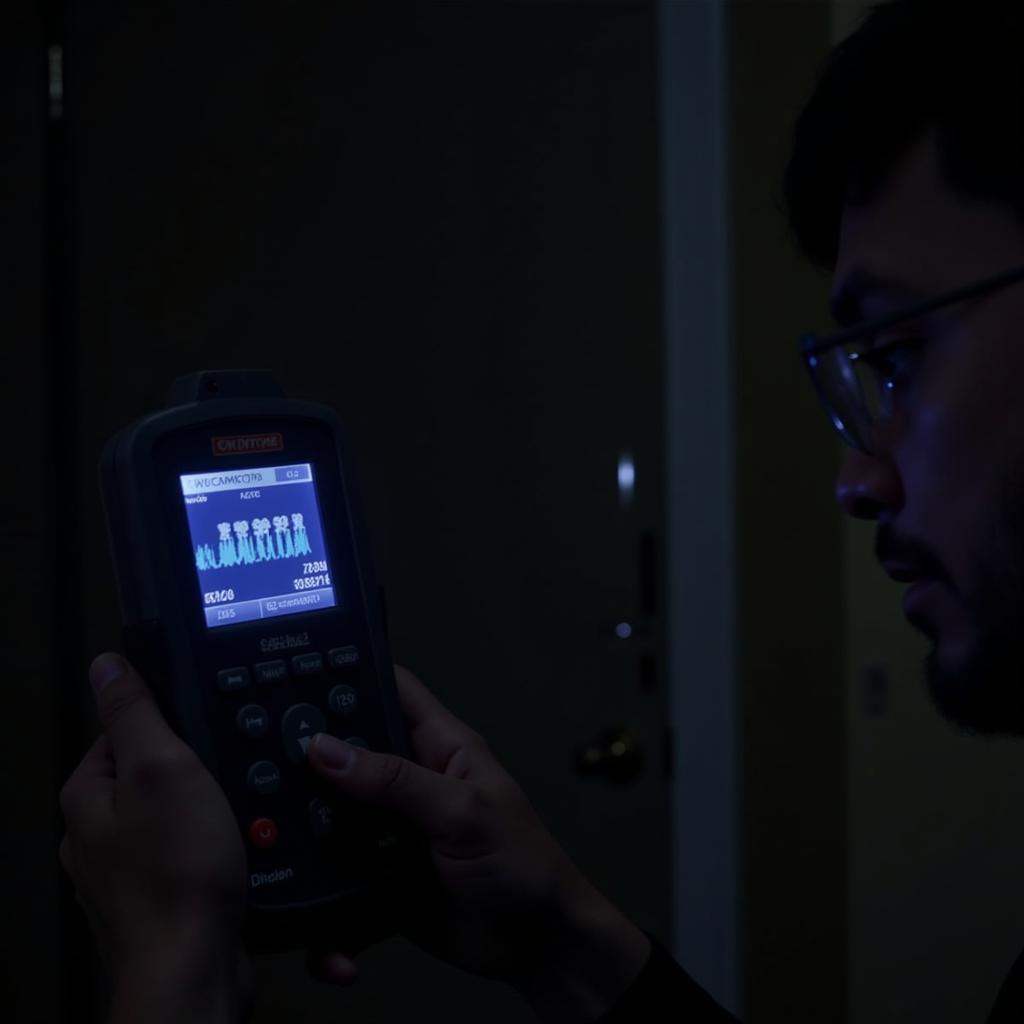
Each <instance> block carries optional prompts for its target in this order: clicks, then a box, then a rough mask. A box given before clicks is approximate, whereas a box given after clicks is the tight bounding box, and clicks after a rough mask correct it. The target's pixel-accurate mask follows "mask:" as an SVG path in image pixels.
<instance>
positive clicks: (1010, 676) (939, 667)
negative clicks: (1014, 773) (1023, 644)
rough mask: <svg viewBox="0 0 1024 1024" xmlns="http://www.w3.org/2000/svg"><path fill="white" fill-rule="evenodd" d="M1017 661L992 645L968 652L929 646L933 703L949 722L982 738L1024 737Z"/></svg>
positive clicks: (927, 676)
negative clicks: (1015, 667) (930, 647)
mask: <svg viewBox="0 0 1024 1024" xmlns="http://www.w3.org/2000/svg"><path fill="white" fill-rule="evenodd" d="M1015 664H1016V659H1015V658H1012V657H1008V656H1006V655H1003V654H999V653H998V652H997V650H996V645H992V644H988V645H982V644H977V645H975V647H974V648H973V649H971V650H970V651H968V652H966V653H965V652H961V651H955V650H950V649H945V650H943V649H942V645H941V644H939V643H935V642H933V645H932V649H931V650H930V651H929V652H928V654H927V656H926V657H925V659H924V675H925V680H926V682H927V686H928V692H929V694H930V696H931V699H932V703H933V704H934V705H935V707H936V709H937V710H938V712H939V714H940V715H942V717H943V718H945V719H946V720H947V721H948V722H950V723H951V724H953V725H955V726H957V727H958V728H959V729H962V730H964V731H965V732H970V733H976V734H978V735H981V736H998V735H1004V736H1024V706H1022V700H1021V698H1022V683H1024V676H1022V675H1021V674H1020V673H1019V672H1018V671H1016V670H1015V669H1014V665H1015Z"/></svg>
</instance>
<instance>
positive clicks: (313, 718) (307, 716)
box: [281, 704, 327, 764]
mask: <svg viewBox="0 0 1024 1024" xmlns="http://www.w3.org/2000/svg"><path fill="white" fill-rule="evenodd" d="M318 732H327V719H326V718H325V717H324V715H323V712H321V711H320V709H319V708H317V707H314V706H313V705H312V704H293V705H292V706H291V707H290V708H289V709H288V710H287V711H286V712H285V713H284V716H283V717H282V719H281V736H282V738H283V739H284V749H285V751H286V752H287V754H288V757H289V759H290V760H291V761H292V763H293V764H305V762H306V754H307V752H308V751H309V744H310V742H311V741H312V739H313V736H314V734H315V733H318Z"/></svg>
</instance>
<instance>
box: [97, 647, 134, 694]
mask: <svg viewBox="0 0 1024 1024" xmlns="http://www.w3.org/2000/svg"><path fill="white" fill-rule="evenodd" d="M125 667H126V666H125V663H124V659H123V658H122V657H120V656H119V655H117V654H111V653H108V654H101V655H100V656H99V657H98V658H97V659H96V660H95V661H94V662H93V663H92V665H91V666H90V667H89V682H90V683H92V688H93V690H94V691H95V692H96V693H99V692H100V690H102V689H103V688H104V687H105V686H106V685H107V684H108V683H112V682H113V681H114V680H115V679H118V678H120V677H121V676H123V675H124V670H125Z"/></svg>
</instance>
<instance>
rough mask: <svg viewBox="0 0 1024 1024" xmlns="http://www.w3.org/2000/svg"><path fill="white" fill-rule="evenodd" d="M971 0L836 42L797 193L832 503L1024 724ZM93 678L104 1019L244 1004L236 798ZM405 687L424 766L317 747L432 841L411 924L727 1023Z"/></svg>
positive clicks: (937, 5) (533, 1000)
mask: <svg viewBox="0 0 1024 1024" xmlns="http://www.w3.org/2000/svg"><path fill="white" fill-rule="evenodd" d="M966 10H968V9H966V8H964V7H963V6H962V5H960V4H958V5H957V6H956V7H954V6H953V5H952V4H947V3H945V2H941V0H895V2H893V3H890V4H886V5H882V6H880V7H878V8H876V9H875V10H874V11H873V12H872V14H871V16H870V17H869V18H868V19H867V20H866V22H865V23H864V24H863V25H862V27H861V28H860V29H859V30H858V31H857V32H856V33H855V34H854V35H853V36H852V37H850V39H848V40H847V41H846V42H844V43H843V44H841V45H840V46H839V47H837V49H836V50H835V51H834V52H833V54H832V56H831V59H830V61H829V63H828V65H827V67H826V69H825V71H824V74H823V76H822V77H821V80H820V81H819V82H818V84H817V87H816V89H815V92H814V94H813V96H812V98H811V100H810V101H809V103H808V105H807V107H806V108H805V110H804V112H803V113H802V115H801V117H800V119H799V121H798V124H797V128H796V132H795V135H794V147H793V154H792V158H791V161H790V165H789V167H788V168H787V171H786V178H785V194H786V199H787V213H788V216H789V218H790V223H791V225H792V227H793V230H794V234H795V237H796V240H797V242H798V244H799V245H800V246H801V248H802V249H803V251H804V252H805V254H806V255H807V256H808V257H809V258H810V259H811V260H813V261H814V262H815V263H817V264H818V265H820V266H823V267H826V268H828V269H830V270H832V271H833V274H834V298H835V302H834V310H835V315H836V318H837V320H838V321H839V324H840V326H842V327H846V328H848V330H846V331H844V332H842V333H840V334H837V335H835V336H833V337H829V338H816V337H809V338H807V339H806V340H805V343H804V353H803V354H804V358H805V360H806V362H807V365H808V369H809V371H810V373H811V376H812V380H813V383H814V385H815V386H816V387H817V388H818V391H819V394H820V396H821V398H822V401H823V404H824V405H825V408H826V411H827V412H828V415H829V418H830V420H831V422H832V423H833V424H834V426H835V427H836V429H837V430H838V431H839V433H840V434H841V436H842V437H843V438H844V440H846V442H847V443H848V444H849V445H850V452H849V453H848V455H847V458H846V461H845V463H844V465H843V468H842V471H841V473H840V476H839V479H838V482H837V488H836V493H837V497H838V500H839V502H840V504H841V506H842V508H843V509H844V510H845V511H846V512H847V513H849V514H850V515H854V516H857V517H861V518H870V519H874V520H876V521H877V524H878V531H877V554H878V557H879V559H880V560H881V561H882V562H883V564H884V565H885V566H886V568H887V569H888V571H889V572H890V574H891V575H892V576H893V577H894V578H895V579H899V580H913V581H915V582H914V586H913V587H912V588H911V590H910V591H909V592H908V594H907V603H906V611H907V616H908V619H909V620H910V621H911V622H912V623H913V624H914V625H915V626H917V627H918V628H919V629H921V630H923V631H924V632H925V633H926V634H927V635H928V636H929V637H930V638H931V640H932V642H933V647H932V650H931V652H930V654H929V656H928V659H927V665H926V674H927V680H928V685H929V688H930V691H931V693H932V696H933V698H934V700H935V703H936V705H937V707H938V708H939V710H940V711H941V712H942V713H943V714H944V715H946V716H948V717H949V718H950V719H952V720H953V721H954V722H956V723H958V724H959V725H961V726H963V727H965V728H968V729H972V730H975V731H978V732H981V733H997V732H1008V733H1018V732H1020V731H1021V730H1022V729H1024V711H1022V706H1024V701H1022V697H1021V685H1022V680H1024V676H1022V674H1021V671H1020V669H1021V666H1020V665H1019V663H1018V662H1019V656H1018V655H1017V653H1016V651H1015V645H1014V643H1013V637H1014V630H1015V629H1016V628H1017V624H1018V623H1019V622H1020V621H1022V614H1024V529H1022V528H1021V525H1020V524H1024V473H1019V472H1018V467H1020V466H1024V385H1022V384H1021V381H1024V227H1022V224H1024V219H1022V216H1021V212H1022V210H1024V159H1022V156H1024V145H1022V140H1024V102H1022V97H1024V93H1022V89H1021V80H1022V72H1021V64H1020V62H1019V61H1018V60H1017V49H1018V47H1019V43H1020V42H1021V41H1022V40H1024V35H1022V33H1021V25H1020V16H1019V15H1018V14H1016V12H1015V9H1014V8H1012V7H1011V5H1005V6H1004V5H1002V4H995V3H991V2H981V3H978V2H975V3H973V4H972V5H971V6H970V8H969V13H967V14H965V13H964V12H965V11H966ZM968 17H969V18H970V21H969V22H968V21H967V20H966V18H968ZM964 289H967V290H966V292H965V291H964ZM92 681H93V684H94V687H95V688H96V696H97V704H98V708H99V714H100V719H101V722H102V724H103V726H104V735H103V736H102V737H101V738H100V740H98V741H97V743H96V745H95V746H94V747H93V749H92V750H91V751H90V752H89V753H88V754H87V755H86V757H85V758H84V759H83V761H82V764H81V765H80V766H79V768H78V769H77V770H76V772H75V773H74V775H73V776H72V777H71V779H70V780H69V781H68V783H67V785H66V786H65V787H64V790H63V791H62V795H61V802H62V808H63V810H64V814H65V817H66V820H67V823H68V834H67V836H66V837H65V839H64V841H63V843H62V844H61V860H62V862H63V863H64V865H65V867H66V869H67V870H68V871H69V873H70V874H71V876H72V878H73V879H74V881H75V884H76V888H77V890H78V893H79V899H80V901H81V903H82V905H83V907H84V908H85V910H86V912H87V913H88V914H89V916H90V919H91V920H92V923H93V927H94V931H95V933H96V936H97V940H98V941H99V943H100V946H101V949H102V951H103V954H104V957H105V960H106V962H107V965H108V968H109V970H110V973H111V977H112V979H113V1009H112V1013H113V1020H114V1021H115V1022H117V1021H129V1020H137V1019H145V1020H146V1021H147V1022H154V1024H158V1022H160V1021H179V1020H180V1021H184V1020H188V1021H193V1022H202V1021H206V1020H209V1021H214V1020H216V1021H228V1020H237V1019H240V1018H242V1017H244V1015H245V1012H246V1003H247V998H248V980H247V979H248V971H249V965H248V961H247V958H246V956H245V953H244V951H243V949H242V947H241V944H240V941H239V937H238V931H239V923H240V920H241V913H242V907H243V905H244V892H245V883H244V870H245V865H244V850H243V849H242V845H241V841H240V839H239V836H238V832H237V828H236V827H235V824H234V821H233V819H232V817H231V814H230V810H229V809H228V807H227V804H226V802H225V800H224V797H223V794H222V793H220V790H219V789H218V787H217V786H216V784H215V783H214V781H213V779H212V778H211V777H210V776H209V775H208V774H207V773H206V771H205V769H204V768H203V766H202V765H201V763H200V762H199V761H198V759H197V758H196V757H195V756H194V755H193V754H192V752H191V751H190V750H188V748H186V747H184V745H183V744H181V743H180V741H178V740H177V738H176V737H175V736H174V735H173V733H172V732H171V731H170V730H169V728H168V727H167V725H166V723H165V722H164V721H163V719H162V718H161V717H160V714H159V712H158V710H157V708H156V706H155V704H154V703H153V701H152V699H151V697H150V695H149V693H148V691H147V690H146V688H145V685H144V683H143V682H142V681H141V680H140V679H139V678H138V677H137V676H136V675H135V673H134V672H133V670H132V669H131V668H130V666H127V665H126V664H125V663H124V662H122V661H120V660H119V659H116V658H113V657H111V656H104V657H102V658H100V659H97V662H95V663H94V666H93V672H92ZM398 682H399V690H400V695H401V700H402V706H403V711H404V714H405V716H406V719H407V721H408V723H409V727H410V732H411V734H412V737H413V745H414V751H415V754H416V760H417V762H418V763H417V764H413V763H411V762H406V761H401V759H398V758H395V757H391V756H388V755H382V754H376V753H372V752H370V751H365V750H351V749H345V748H344V746H343V745H341V746H339V745H338V744H336V743H331V742H330V740H329V738H326V737H320V738H318V740H317V742H316V743H315V744H314V747H313V752H312V754H311V756H310V762H311V764H312V766H313V768H314V769H315V770H316V771H318V772H320V773H321V774H322V775H323V777H324V778H325V779H328V780H329V781H331V782H333V784H335V785H336V786H337V787H338V788H339V789H340V790H342V791H343V792H345V793H347V794H349V795H350V796H352V797H354V798H355V799H357V800H360V801H362V802H365V803H367V804H371V805H375V806H381V807H387V808H390V809H392V810H395V811H398V812H399V813H402V814H404V815H406V816H407V817H408V819H409V820H410V821H411V822H412V823H413V824H414V825H415V826H416V827H417V828H418V829H420V830H421V832H422V833H423V834H424V836H425V837H426V838H427V840H428V841H429V846H430V851H431V858H432V861H433V865H434V869H435V872H436V877H437V892H436V894H435V895H434V897H433V898H432V901H431V902H430V903H429V905H426V904H425V905H424V906H423V907H418V908H413V913H412V916H411V919H410V923H409V927H408V930H407V934H408V935H409V937H410V938H412V939H413V940H414V941H416V942H418V943H419V944H420V945H422V946H423V947H424V948H425V949H427V950H428V951H429V952H431V953H433V954H435V955H437V956H439V957H441V958H443V959H445V960H447V961H448V962H450V963H453V964H455V965H456V966H459V967H462V968H463V969H466V970H468V971H472V972H474V973H477V974H480V975H483V976H485V977H491V978H500V979H502V980H504V981H506V982H508V983H509V984H510V985H513V986H514V987H516V988H517V989H518V990H519V991H521V992H522V993H523V995H524V996H525V997H526V998H527V1000H528V1001H529V1002H530V1004H531V1005H532V1006H533V1007H534V1009H535V1010H536V1012H537V1014H538V1016H539V1017H540V1018H541V1019H542V1020H546V1021H566V1022H577V1021H578V1022H590V1021H599V1020H600V1021H603V1022H605V1024H612V1022H617V1021H637V1020H651V1019H654V1020H658V1019H664V1020H669V1019H671V1020H674V1021H708V1022H712V1021H716V1022H717V1021H728V1020H731V1019H732V1018H731V1016H730V1015H729V1014H728V1013H726V1012H725V1011H724V1010H722V1009H721V1008H720V1007H718V1006H716V1005H715V1004H714V1002H713V1001H712V1000H711V999H710V997H708V996H707V995H706V994H705V993H704V992H703V991H702V990H701V989H700V988H699V987H698V986H697V985H696V984H695V983H694V982H693V981H692V980H691V979H690V978H689V977H688V976H687V975H686V973H685V971H684V970H683V969H682V968H681V967H680V966H678V965H676V964H675V963H674V962H673V961H672V960H671V958H670V957H669V955H668V954H667V952H666V951H665V950H664V948H663V947H662V946H661V945H660V944H659V943H658V942H657V940H656V939H654V938H653V937H652V936H649V935H647V934H645V933H644V932H643V931H642V930H641V929H640V928H639V927H637V925H636V924H634V923H633V922H631V921H629V920H628V918H626V917H625V916H624V915H623V914H622V913H621V912H620V911H618V910H617V908H615V907H614V906H613V905H611V904H610V902H609V901H608V900H607V899H606V898H604V897H603V896H602V895H601V894H600V893H599V892H597V891H596V890H595V889H594V888H593V886H591V885H590V884H589V883H588V882H587V880H586V879H585V878H583V877H582V875H581V874H580V872H579V870H578V869H577V868H576V867H575V866H574V865H573V864H572V863H571V861H569V859H568V858H567V857H566V855H565V854H564V852H563V851H562V850H561V849H560V848H559V846H558V844H557V843H556V842H555V840H554V839H553V838H552V837H551V836H550V835H549V834H548V832H547V831H546V830H545V829H544V827H543V826H542V825H541V823H540V822H539V821H538V819H537V817H536V815H535V814H534V812H533V810H532V808H531V807H530V805H529V803H528V802H527V800H526V798H525V797H524V795H523V793H522V791H521V790H520V789H519V787H518V786H517V785H516V784H515V782H514V781H513V780H512V779H511V778H510V777H509V776H508V775H507V774H506V773H505V772H504V771H503V769H502V768H501V766H500V765H499V764H498V763H497V761H496V760H495V759H494V757H493V755H492V754H491V753H490V751H489V750H488V748H487V746H486V743H485V742H484V740H483V739H482V738H481V737H480V736H479V735H477V734H476V733H474V732H473V731H472V730H470V729H469V728H467V727H466V726H465V725H464V724H463V723H462V722H460V721H459V720H458V719H457V718H455V717H454V716H453V715H451V713H450V712H448V711H447V710H446V709H445V708H443V707H442V706H441V705H440V704H439V703H438V702H437V701H436V699H435V698H433V697H432V696H431V694H430V693H429V692H428V691H427V689H426V688H425V687H423V685H422V684H421V683H419V681H418V680H416V679H415V678H414V677H412V676H411V675H410V674H409V673H407V672H404V671H403V670H399V673H398ZM346 756H347V760H346ZM186 825H187V827H185V826H186ZM357 952H358V950H330V951H328V950H316V951H311V960H310V966H311V969H312V970H313V972H314V974H316V975H317V976H319V977H322V978H324V979H325V980H331V981H334V982H336V983H339V984H347V983H349V982H350V981H351V980H352V978H353V977H354V976H355V971H356V967H355V964H354V961H353V959H352V957H353V956H354V955H355V954H356V953H357ZM1022 979H1024V966H1022V965H1021V963H1020V962H1019V963H1018V965H1015V967H1014V970H1013V972H1012V973H1011V975H1010V977H1009V978H1008V979H1007V982H1006V984H1005V985H1004V987H1003V990H1002V992H1001V993H1000V994H999V997H998V999H997V1002H996V1006H995V1007H994V1009H993V1012H992V1015H991V1017H990V1018H989V1019H990V1021H991V1022H997V1021H1002V1020H1009V1019H1015V1018H1016V1017H1018V1016H1020V1015H1021V1014H1024V981H1022Z"/></svg>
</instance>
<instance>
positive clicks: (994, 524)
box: [834, 138, 1024, 734]
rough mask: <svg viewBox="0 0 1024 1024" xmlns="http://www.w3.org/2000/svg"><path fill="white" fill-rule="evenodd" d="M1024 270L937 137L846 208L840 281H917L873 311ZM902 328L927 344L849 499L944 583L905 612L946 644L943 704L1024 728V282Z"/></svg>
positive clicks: (1023, 241) (1015, 241) (1013, 227)
mask: <svg viewBox="0 0 1024 1024" xmlns="http://www.w3.org/2000/svg"><path fill="white" fill-rule="evenodd" d="M1021 264H1024V232H1022V231H1021V229H1020V227H1019V226H1018V225H1017V223H1016V222H1015V221H1014V219H1013V218H1012V216H1011V214H1010V212H1009V210H1008V209H1007V208H1006V207H1004V206H1001V205H996V204H992V203H984V202H980V201H978V200H973V199H963V198H960V197H958V196H956V195H955V194H954V193H953V192H951V191H950V190H949V188H948V187H947V186H946V185H945V184H944V183H943V182H942V181H941V180H940V176H939V170H938V161H937V157H936V154H935V149H934V145H933V142H932V139H931V138H928V139H926V140H925V141H924V142H922V143H921V144H920V145H918V146H917V147H916V148H915V149H914V150H913V151H912V152H911V153H910V155H909V156H908V157H907V159H906V160H904V162H903V163H902V164H901V165H900V166H899V167H898V168H897V170H896V171H895V173H894V174H893V176H892V177H891V179H890V180H889V181H888V182H887V184H886V187H885V188H884V189H883V190H882V192H881V193H880V194H879V195H878V196H877V197H876V199H875V200H874V201H873V202H871V203H870V204H867V205H865V206H860V207H854V206H848V207H847V208H846V209H845V210H844V212H843V218H842V223H841V229H840V240H839V253H838V260H837V264H836V271H835V281H834V284H835V291H836V293H838V292H840V291H841V290H843V288H844V286H845V284H846V283H847V282H848V281H850V280H852V279H853V278H854V277H855V276H858V275H859V274H862V273H863V272H865V271H867V272H869V273H873V274H874V275H877V276H883V277H891V278H894V279H896V280H898V281H900V282H903V283H904V284H906V285H909V286H910V288H911V289H912V292H911V293H910V294H907V293H906V292H903V291H887V290H881V289H879V288H877V287H874V288H872V289H871V290H870V291H867V292H865V293H864V294H863V296H862V299H861V302H860V308H859V311H858V318H859V319H866V318H870V317H875V316H880V315H882V314H883V313H887V312H891V311H894V310H896V309H898V308H900V307H901V306H903V305H906V304H908V303H910V302H913V301H914V300H915V299H926V298H930V297H932V296H936V295H939V294H940V293H942V292H946V291H950V290H953V289H956V288H958V287H961V286H963V285H967V284H971V283H973V282H974V281H977V280H981V279H982V278H984V277H986V276H990V275H993V274H997V273H999V272H1001V271H1004V270H1009V269H1011V268H1013V267H1016V266H1019V265H1021ZM904 336H910V337H920V338H922V339H924V340H925V342H926V343H925V345H924V346H923V347H922V348H921V349H920V350H919V351H918V352H917V353H916V354H911V355H910V356H909V361H908V362H907V363H906V366H907V368H908V378H907V382H906V383H905V384H903V385H901V386H900V387H898V388H897V390H896V392H895V394H896V399H895V401H896V405H895V414H894V416H893V419H892V421H891V422H890V423H889V424H887V425H886V427H885V429H884V432H883V433H882V435H881V437H880V443H879V448H878V452H877V454H876V455H873V456H868V455H864V454H862V453H860V452H855V451H853V450H852V449H851V450H850V451H849V453H848V454H847V456H846V460H845V462H844V464H843V467H842V470H841V471H840V475H839V477H838V480H837V481H836V497H837V499H838V501H839V503H840V506H841V507H842V508H843V510H844V511H846V512H847V513H849V514H850V515H853V516H856V517H858V518H863V519H875V520H877V523H878V529H877V535H876V554H877V556H878V558H879V560H880V561H881V562H883V563H891V564H893V565H906V566H910V567H913V568H914V569H915V570H916V571H917V572H918V573H919V574H920V575H922V576H925V577H928V578H931V579H932V580H933V582H931V583H930V584H929V585H927V587H926V588H923V589H921V590H919V591H918V592H917V593H916V594H915V595H914V601H913V603H912V604H911V605H909V606H908V609H907V616H908V620H909V621H910V622H911V623H912V624H913V625H914V626H915V627H917V628H919V629H920V630H921V631H922V632H924V633H925V634H926V635H927V636H928V637H929V639H930V640H931V641H932V642H933V646H932V649H931V651H930V653H929V655H928V658H927V659H926V666H925V668H926V675H927V680H928V686H929V690H930V692H931V695H932V698H933V700H934V701H935V704H936V705H937V707H938V708H939V710H940V711H941V712H942V713H943V714H944V715H945V716H946V717H947V718H949V719H950V720H951V721H953V722H956V723H957V724H959V725H961V726H963V727H965V728H968V729H972V730H977V731H979V732H983V733H991V732H1013V733H1019V734H1024V656H1022V651H1021V648H1022V647H1024V282H1020V283H1017V284H1014V285H1010V286H1008V287H1006V288H1004V289H1001V290H999V291H996V292H992V293H990V294H986V295H984V296H983V297H981V298H980V299H975V300H971V301H969V302H966V303H960V304H958V305H954V306H949V307H945V308H943V309H940V310H937V311H935V312H934V313H932V314H930V315H929V316H927V317H925V318H923V319H922V320H921V321H919V322H917V323H913V324H908V325H906V326H904V325H899V326H898V327H896V328H893V329H891V330H886V331H885V332H883V334H882V335H881V337H880V338H879V340H878V344H879V345H881V344H883V343H885V342H886V341H888V340H890V339H892V338H896V337H904ZM901 358H904V357H901ZM1018 638H1021V642H1018Z"/></svg>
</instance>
